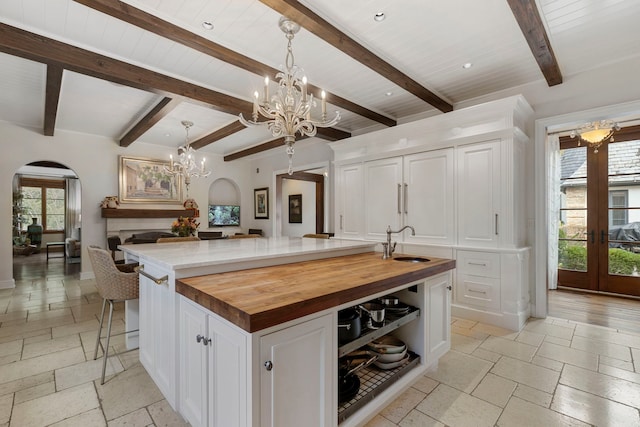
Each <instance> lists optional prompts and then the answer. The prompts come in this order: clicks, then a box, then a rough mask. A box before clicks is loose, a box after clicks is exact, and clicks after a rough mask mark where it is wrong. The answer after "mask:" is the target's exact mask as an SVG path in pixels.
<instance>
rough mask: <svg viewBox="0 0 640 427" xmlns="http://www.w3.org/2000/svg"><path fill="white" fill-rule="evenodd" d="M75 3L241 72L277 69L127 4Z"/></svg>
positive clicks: (347, 105)
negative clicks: (207, 56)
mask: <svg viewBox="0 0 640 427" xmlns="http://www.w3.org/2000/svg"><path fill="white" fill-rule="evenodd" d="M74 1H75V2H76V3H80V4H83V5H85V6H87V7H90V8H92V9H94V10H98V11H100V12H102V13H105V14H107V15H109V16H111V17H113V18H116V19H119V20H121V21H124V22H126V23H128V24H131V25H135V26H136V27H139V28H142V29H144V30H147V31H150V32H152V33H154V34H157V35H158V36H161V37H164V38H166V39H169V40H172V41H174V42H176V43H180V44H182V45H184V46H188V47H190V48H192V49H195V50H197V51H199V52H202V53H204V54H206V55H209V56H212V57H214V58H216V59H219V60H221V61H224V62H227V63H229V64H231V65H234V66H236V67H239V68H242V69H243V70H246V71H249V72H252V73H255V74H258V75H260V76H265V75H270V76H275V75H276V74H277V73H278V72H280V70H277V69H275V68H273V67H270V66H268V65H266V64H262V63H260V62H259V61H256V60H254V59H251V58H249V57H247V56H244V55H241V54H239V53H237V52H234V51H233V50H231V49H228V48H226V47H224V46H221V45H219V44H217V43H215V42H213V41H211V40H209V39H206V38H204V37H201V36H199V35H197V34H194V33H192V32H190V31H188V30H185V29H184V28H181V27H179V26H177V25H174V24H172V23H170V22H168V21H164V20H162V19H160V18H158V17H156V16H153V15H151V14H149V13H147V12H145V11H143V10H140V9H137V8H135V7H133V6H131V5H129V4H127V3H124V2H121V1H113V0H74ZM307 87H308V90H309V91H310V92H311V93H313V94H314V96H316V97H317V98H318V99H320V92H321V91H322V90H321V89H320V88H318V87H317V86H314V85H312V84H309V85H308V86H307ZM326 92H327V102H330V103H331V104H333V105H335V106H338V107H341V108H344V109H345V110H349V111H352V112H354V113H356V114H359V115H361V116H363V117H366V118H368V119H370V120H374V121H376V122H379V123H382V124H384V125H386V126H395V125H396V124H397V122H396V121H395V120H393V119H390V118H388V117H386V116H383V115H382V114H378V113H376V112H375V111H371V110H369V109H366V108H364V107H362V106H360V105H358V104H355V103H353V102H351V101H349V100H347V99H344V98H342V97H339V96H337V95H335V94H331V93H329V92H328V91H326Z"/></svg>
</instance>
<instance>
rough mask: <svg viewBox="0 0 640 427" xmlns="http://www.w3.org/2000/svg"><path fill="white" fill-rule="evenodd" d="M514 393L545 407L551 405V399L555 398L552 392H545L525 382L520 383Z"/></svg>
mask: <svg viewBox="0 0 640 427" xmlns="http://www.w3.org/2000/svg"><path fill="white" fill-rule="evenodd" d="M513 395H514V396H516V397H519V398H520V399H523V400H526V401H527V402H531V403H535V404H536V405H538V406H543V407H545V408H548V407H549V406H551V399H553V395H552V394H551V393H545V392H544V391H540V390H536V389H535V388H532V387H529V386H526V385H524V384H518V386H517V387H516V390H515V391H514V392H513Z"/></svg>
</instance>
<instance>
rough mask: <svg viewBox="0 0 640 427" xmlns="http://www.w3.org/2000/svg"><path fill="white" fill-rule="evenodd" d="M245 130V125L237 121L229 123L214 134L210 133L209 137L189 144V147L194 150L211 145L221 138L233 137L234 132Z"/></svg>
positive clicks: (206, 136)
mask: <svg viewBox="0 0 640 427" xmlns="http://www.w3.org/2000/svg"><path fill="white" fill-rule="evenodd" d="M243 129H246V127H245V125H243V124H242V123H240V122H239V121H238V120H236V121H234V122H232V123H229V124H228V125H226V126H224V127H222V128H220V129H218V130H217V131H215V132H212V133H210V134H209V135H205V136H203V137H202V138H200V139H198V140H197V141H193V142H192V143H191V147H192V148H193V149H194V150H197V149H199V148H202V147H204V146H206V145H209V144H213V143H214V142H216V141H219V140H221V139H222V138H226V137H227V136H229V135H233V134H234V133H236V132H240V131H241V130H243Z"/></svg>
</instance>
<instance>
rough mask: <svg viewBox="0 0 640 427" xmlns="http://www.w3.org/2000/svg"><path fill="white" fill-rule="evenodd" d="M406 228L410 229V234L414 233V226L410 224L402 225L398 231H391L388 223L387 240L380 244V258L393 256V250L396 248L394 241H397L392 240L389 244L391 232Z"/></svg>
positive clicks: (401, 230) (399, 231)
mask: <svg viewBox="0 0 640 427" xmlns="http://www.w3.org/2000/svg"><path fill="white" fill-rule="evenodd" d="M407 228H409V229H411V235H412V236H415V235H416V230H415V228H413V227H412V226H410V225H405V226H404V227H402V228H401V229H400V230H398V231H392V230H391V226H390V225H389V226H387V241H386V242H384V243H383V244H382V259H388V258H391V257H392V256H393V252H394V251H395V250H396V243H397V242H393V244H391V233H402V232H403V231H404V230H406V229H407Z"/></svg>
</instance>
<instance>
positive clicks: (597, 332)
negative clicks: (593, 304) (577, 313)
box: [576, 325, 640, 349]
mask: <svg viewBox="0 0 640 427" xmlns="http://www.w3.org/2000/svg"><path fill="white" fill-rule="evenodd" d="M576 335H578V336H581V337H585V338H591V339H594V340H600V341H606V342H610V343H612V344H619V345H623V346H628V347H633V348H636V349H640V336H638V335H631V334H625V333H620V332H617V331H615V330H614V329H610V328H602V327H597V326H594V325H578V326H576Z"/></svg>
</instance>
